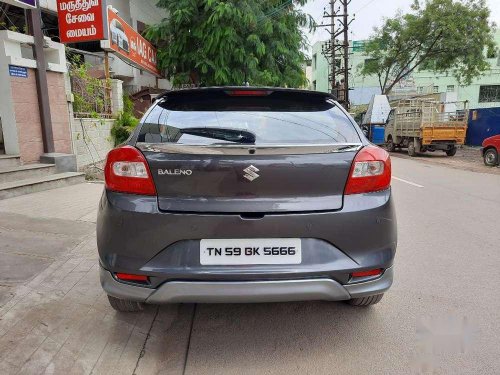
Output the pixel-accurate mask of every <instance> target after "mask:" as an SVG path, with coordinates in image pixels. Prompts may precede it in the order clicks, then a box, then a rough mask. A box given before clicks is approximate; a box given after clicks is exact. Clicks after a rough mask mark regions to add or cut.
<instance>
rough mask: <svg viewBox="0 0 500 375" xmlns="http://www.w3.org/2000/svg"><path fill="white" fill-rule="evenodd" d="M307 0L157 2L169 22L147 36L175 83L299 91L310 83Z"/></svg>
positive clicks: (191, 0) (309, 20)
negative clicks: (306, 67)
mask: <svg viewBox="0 0 500 375" xmlns="http://www.w3.org/2000/svg"><path fill="white" fill-rule="evenodd" d="M306 2H307V0H225V1H224V0H159V2H158V4H157V6H158V7H160V8H164V9H165V10H166V11H167V12H168V14H169V17H167V18H165V19H164V20H163V21H162V22H160V23H159V24H156V25H152V26H151V27H149V29H148V30H147V31H146V37H147V38H148V39H150V40H151V41H152V42H153V43H155V44H156V45H157V46H158V47H159V48H158V63H159V67H160V69H162V70H164V71H165V72H166V75H167V77H169V78H170V79H172V80H173V83H174V85H175V84H182V83H194V84H201V85H207V86H209V85H242V84H243V83H244V82H249V83H250V84H252V85H269V86H289V87H299V86H302V85H304V84H305V83H306V78H305V74H304V72H303V64H304V62H305V60H306V56H305V54H304V53H303V50H304V49H305V47H306V44H307V43H306V38H305V36H304V34H303V32H302V31H301V28H302V27H307V26H309V27H313V25H314V21H312V18H311V17H310V16H308V15H306V14H304V13H303V12H302V11H301V10H300V6H301V5H304V4H305V3H306Z"/></svg>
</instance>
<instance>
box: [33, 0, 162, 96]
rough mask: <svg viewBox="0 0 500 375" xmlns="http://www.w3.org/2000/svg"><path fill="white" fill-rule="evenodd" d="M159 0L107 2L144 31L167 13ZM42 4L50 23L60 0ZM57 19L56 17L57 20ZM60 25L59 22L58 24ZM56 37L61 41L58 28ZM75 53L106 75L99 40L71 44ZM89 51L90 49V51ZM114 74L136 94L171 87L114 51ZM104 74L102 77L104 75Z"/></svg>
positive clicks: (115, 0)
mask: <svg viewBox="0 0 500 375" xmlns="http://www.w3.org/2000/svg"><path fill="white" fill-rule="evenodd" d="M156 3H157V0H107V1H106V5H110V6H112V7H113V8H114V9H116V10H117V11H118V15H119V16H120V17H121V18H123V19H124V20H125V22H127V23H128V24H129V25H130V26H132V28H134V29H135V30H137V31H138V32H139V33H142V32H143V31H144V30H145V29H146V27H147V26H148V25H150V24H152V23H158V22H160V21H161V20H162V19H164V18H165V17H166V16H167V13H166V12H165V10H164V9H162V8H158V7H157V6H156ZM40 7H41V8H42V10H43V11H44V13H45V17H46V23H47V24H49V23H50V22H51V20H52V19H57V2H56V0H40ZM54 22H56V21H54ZM54 26H55V27H56V28H57V25H54ZM55 31H56V32H55V33H54V37H53V38H54V39H56V41H57V30H55ZM68 47H70V48H72V50H70V51H73V53H81V55H82V57H83V59H84V60H85V62H87V63H89V64H91V65H92V66H93V67H94V70H95V74H96V76H103V75H104V52H103V51H102V49H101V47H100V43H99V42H89V43H78V44H76V45H68ZM86 52H87V53H86ZM110 71H111V77H112V78H116V79H119V80H121V81H123V90H124V91H125V92H127V93H130V94H133V93H136V92H138V91H140V90H142V89H144V88H146V87H154V88H159V89H163V90H167V89H170V88H171V85H170V82H169V81H168V80H167V79H157V78H156V77H155V76H154V75H152V74H151V73H149V72H147V71H143V70H140V69H138V68H136V67H133V66H131V65H130V64H128V63H126V62H124V61H123V60H121V59H120V58H119V57H117V56H115V55H113V54H110ZM101 78H102V77H101Z"/></svg>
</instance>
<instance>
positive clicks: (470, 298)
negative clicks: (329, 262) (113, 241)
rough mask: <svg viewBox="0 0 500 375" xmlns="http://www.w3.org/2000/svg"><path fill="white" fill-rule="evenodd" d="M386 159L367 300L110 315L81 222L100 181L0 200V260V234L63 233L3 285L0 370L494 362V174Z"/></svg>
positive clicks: (497, 307) (365, 368) (497, 205)
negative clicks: (392, 255)
mask: <svg viewBox="0 0 500 375" xmlns="http://www.w3.org/2000/svg"><path fill="white" fill-rule="evenodd" d="M393 166H394V175H395V177H396V178H395V179H394V181H393V190H394V195H395V199H396V205H397V214H398V221H399V237H400V238H399V248H398V255H397V260H396V280H395V284H394V286H393V288H392V289H391V290H390V292H389V293H388V294H387V295H386V296H385V297H384V299H383V300H382V302H381V303H380V304H379V305H377V306H375V307H372V308H368V309H359V308H358V309H356V308H352V307H349V306H347V305H344V304H342V303H326V302H304V303H280V304H255V305H251V304H238V305H201V304H200V305H172V306H164V307H161V308H156V307H149V308H148V309H147V310H146V311H145V312H144V313H141V314H129V315H122V314H117V313H115V312H114V311H112V310H111V309H110V307H109V306H108V305H107V303H106V299H105V296H104V294H103V293H102V292H101V290H100V288H99V285H98V281H97V267H96V256H95V254H96V253H95V238H94V236H93V234H92V231H87V229H88V228H87V226H88V225H89V221H90V222H91V221H93V218H95V212H94V211H93V208H92V205H91V204H90V203H91V202H92V199H94V200H97V199H98V196H99V190H100V189H99V188H96V186H95V185H79V186H77V187H68V188H63V189H60V190H59V191H58V192H55V191H53V192H52V193H49V192H45V193H37V194H33V195H31V196H29V197H18V198H13V199H11V200H8V201H0V217H1V218H2V220H0V230H1V231H0V241H1V242H0V260H3V259H4V258H3V254H5V253H8V252H9V251H10V250H9V249H6V247H5V242H4V240H3V239H2V237H1V236H7V235H10V236H11V237H10V238H12V237H13V236H14V234H17V235H19V233H22V231H23V230H24V231H25V232H30V233H31V232H33V233H41V232H44V231H45V230H49V229H47V228H52V232H54V231H55V230H54V228H59V229H58V230H59V231H60V232H61V231H63V232H64V233H63V234H61V233H59V234H58V235H59V236H60V238H61V242H60V244H59V245H57V244H56V242H54V241H53V242H52V244H53V247H55V248H57V249H56V250H54V253H53V254H52V255H50V256H49V255H46V258H48V259H49V258H50V259H51V262H52V263H50V262H49V265H47V263H44V264H45V265H44V266H43V267H42V266H41V267H37V268H36V269H35V270H34V271H33V275H32V276H31V278H29V277H28V276H29V275H26V277H28V281H18V282H17V284H16V283H10V284H8V285H7V286H4V288H7V289H8V292H9V294H8V295H6V294H5V293H4V299H3V303H2V301H1V300H0V373H2V374H9V373H16V372H18V371H20V372H21V373H27V374H33V373H46V374H52V373H56V374H59V373H61V374H62V373H69V372H71V373H91V372H93V373H103V374H106V373H112V372H113V373H121V374H132V373H136V374H150V373H168V374H182V373H186V374H236V373H237V374H256V373H264V374H337V373H339V374H341V373H351V374H364V373H371V374H413V373H419V372H421V373H438V374H448V373H450V374H452V373H453V374H498V372H499V368H500V356H499V355H498V354H499V349H498V337H500V324H499V322H500V302H499V298H498V297H499V296H500V293H499V291H498V285H499V284H500V272H499V271H498V267H499V265H500V251H499V237H500V236H499V233H500V229H499V228H500V227H499V217H500V176H498V175H492V174H480V173H474V172H469V171H460V170H457V169H450V168H447V167H443V166H438V165H432V164H429V163H421V162H419V161H415V160H407V159H400V158H393ZM72 196H76V197H87V199H82V200H81V201H80V203H79V205H81V207H82V208H81V209H77V208H75V207H73V209H69V208H68V206H67V205H68V204H69V203H68V197H72ZM89 202H90V203H89ZM29 207H36V210H35V211H36V212H33V210H30V209H29ZM57 207H66V209H65V210H58V209H57ZM75 210H76V211H75ZM11 217H12V218H14V219H15V218H17V221H16V220H13V221H10V220H7V219H5V218H11ZM23 220H24V221H23ZM6 222H10V223H11V224H8V225H7V224H5V223H6ZM12 223H13V224H12ZM54 223H56V224H54ZM75 223H76V224H78V225H76V227H77V228H84V229H81V231H80V232H78V231H76V232H75V229H74V228H75ZM6 225H7V227H6ZM72 228H73V229H72ZM91 229H92V228H91ZM68 231H69V233H68ZM49 232H50V230H49ZM44 233H45V232H44ZM48 235H50V233H49V234H48ZM54 238H55V237H51V240H54ZM63 239H65V240H64V241H62V240H63ZM43 241H44V238H43V237H42V236H39V238H38V240H37V243H34V244H33V246H32V247H31V248H32V251H33V252H34V251H36V248H37V244H38V243H42V242H43ZM75 241H76V242H77V244H76V245H74V243H75ZM24 247H25V249H24V250H23V251H22V253H23V254H24V253H27V252H29V250H30V246H28V245H25V246H24ZM45 248H48V246H46V247H45ZM68 248H69V249H68ZM44 267H45V268H44ZM26 272H28V271H26ZM1 277H2V276H1V275H0V278H1ZM0 285H4V283H2V281H0ZM1 293H2V290H1V289H0V294H1Z"/></svg>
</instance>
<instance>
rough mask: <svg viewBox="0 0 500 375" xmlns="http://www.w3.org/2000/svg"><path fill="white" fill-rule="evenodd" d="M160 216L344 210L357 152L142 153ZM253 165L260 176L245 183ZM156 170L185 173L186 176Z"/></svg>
mask: <svg viewBox="0 0 500 375" xmlns="http://www.w3.org/2000/svg"><path fill="white" fill-rule="evenodd" d="M144 154H145V156H146V158H147V160H148V163H149V166H150V168H151V173H152V175H153V179H154V181H155V185H156V189H157V192H158V198H159V199H158V201H159V207H160V209H161V210H164V211H189V212H237V213H241V212H284V211H324V210H337V209H340V208H341V207H342V195H343V192H344V187H345V184H346V181H347V176H348V175H349V170H350V168H351V163H352V160H353V158H354V156H355V155H356V152H339V153H331V154H309V155H262V156H261V155H246V156H240V155H237V156H235V155H221V156H219V155H210V156H208V155H203V156H197V155H175V154H165V153H156V152H144ZM249 166H254V167H255V168H257V169H258V170H259V171H258V172H257V173H258V174H259V177H257V178H256V179H255V180H253V181H249V180H247V179H246V178H245V177H244V175H245V172H244V170H245V169H246V168H248V167H249ZM159 170H161V171H164V170H169V171H175V170H189V171H192V174H190V175H169V174H160V173H159Z"/></svg>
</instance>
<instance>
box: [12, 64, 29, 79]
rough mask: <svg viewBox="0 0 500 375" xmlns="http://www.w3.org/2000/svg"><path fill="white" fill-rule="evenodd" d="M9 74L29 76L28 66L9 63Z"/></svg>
mask: <svg viewBox="0 0 500 375" xmlns="http://www.w3.org/2000/svg"><path fill="white" fill-rule="evenodd" d="M9 75H10V76H11V77H20V78H28V68H25V67H24V66H16V65H9Z"/></svg>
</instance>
